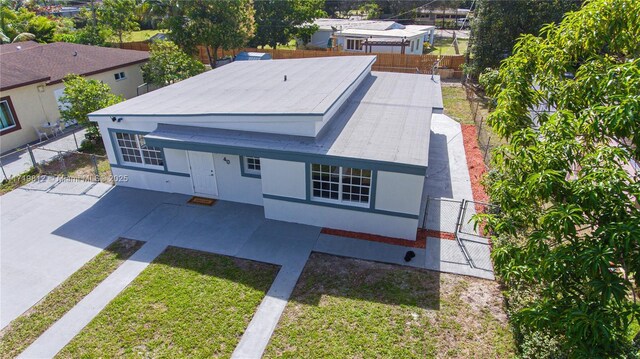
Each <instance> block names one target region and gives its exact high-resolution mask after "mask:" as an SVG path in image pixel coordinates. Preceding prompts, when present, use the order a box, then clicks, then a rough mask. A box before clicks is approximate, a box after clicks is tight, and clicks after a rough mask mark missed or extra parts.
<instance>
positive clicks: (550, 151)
mask: <svg viewBox="0 0 640 359" xmlns="http://www.w3.org/2000/svg"><path fill="white" fill-rule="evenodd" d="M638 14H640V2H638V1H635V0H590V1H586V2H585V5H584V6H583V8H582V9H581V10H579V11H576V12H570V13H568V14H567V15H566V16H565V18H564V19H563V20H562V22H561V23H560V24H559V25H553V24H551V25H548V26H545V27H544V28H543V29H542V31H541V33H540V36H534V35H525V36H523V37H521V38H520V40H519V41H518V43H517V44H516V46H515V47H514V51H513V55H512V56H511V57H509V58H507V59H506V60H505V61H504V62H503V63H502V65H501V67H500V70H499V73H498V75H497V76H498V79H497V84H496V85H495V89H494V92H495V97H496V100H497V105H496V109H495V111H494V112H493V113H492V114H491V115H490V116H489V123H490V124H491V125H492V126H493V128H494V130H495V131H496V132H498V133H499V134H500V135H502V136H503V137H504V138H505V139H506V141H507V144H505V145H503V146H501V147H499V148H497V149H496V150H495V151H494V153H493V159H492V167H493V170H492V171H491V172H490V174H489V176H488V177H487V179H486V185H487V189H488V192H489V195H490V198H491V201H492V202H493V203H494V204H496V205H497V206H498V207H499V211H498V212H497V213H493V214H488V215H484V216H483V217H484V219H486V220H487V224H488V228H489V229H490V230H492V231H493V234H494V250H493V259H494V265H495V271H496V274H497V275H498V276H499V277H500V278H501V279H502V280H503V281H504V283H505V284H506V286H507V288H508V295H507V299H508V302H509V304H510V307H511V311H512V321H513V323H514V324H515V327H516V328H517V329H518V333H519V334H520V335H522V336H523V337H524V340H525V341H526V337H532V336H536V335H538V336H539V335H542V336H544V337H546V338H549V339H552V341H553V342H555V343H556V344H557V348H558V350H559V352H560V353H563V355H566V356H568V357H574V358H605V357H623V356H624V355H630V356H631V354H629V353H632V352H633V349H630V338H633V336H635V335H636V334H637V333H633V332H630V328H631V327H633V326H632V323H633V322H635V323H636V325H637V323H638V319H639V318H640V307H639V305H638V303H637V296H638V294H640V293H639V292H638V286H637V282H636V281H637V279H638V272H639V271H640V241H639V239H640V204H639V202H638V199H639V198H640V183H639V181H638V180H639V176H638V172H637V169H634V168H633V165H632V164H633V163H634V161H635V162H638V161H639V159H640V136H639V134H640V118H639V116H640V90H639V89H640V59H639V55H640V42H639V41H638V40H637V36H638V35H639V34H640V20H639V19H640V17H639V16H638ZM636 328H637V326H636ZM636 331H637V329H636ZM635 350H636V351H637V349H635Z"/></svg>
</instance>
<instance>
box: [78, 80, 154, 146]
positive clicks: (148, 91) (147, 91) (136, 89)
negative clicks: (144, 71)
mask: <svg viewBox="0 0 640 359" xmlns="http://www.w3.org/2000/svg"><path fill="white" fill-rule="evenodd" d="M147 86H148V85H147ZM136 90H137V89H136ZM147 92H149V91H147ZM76 132H77V128H75V129H73V132H72V133H73V142H75V143H76V150H79V149H80V146H78V139H77V138H76Z"/></svg>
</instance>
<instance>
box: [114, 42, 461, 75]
mask: <svg viewBox="0 0 640 359" xmlns="http://www.w3.org/2000/svg"><path fill="white" fill-rule="evenodd" d="M121 47H122V48H123V49H128V50H139V51H149V43H147V42H125V43H123V44H122V46H121ZM241 51H254V52H266V53H269V54H271V57H272V58H273V59H300V58H308V57H327V56H357V55H376V56H377V57H378V59H377V60H376V62H375V63H374V64H373V70H374V71H386V72H404V73H421V74H430V73H431V71H432V69H433V65H434V64H435V63H436V62H437V61H438V60H440V63H439V64H438V68H440V69H449V70H448V71H440V73H441V75H443V77H444V74H445V73H446V74H447V76H451V77H455V78H459V77H461V76H462V65H463V64H464V62H465V57H464V55H442V56H438V55H404V54H389V53H374V54H365V53H354V52H345V51H327V50H267V49H264V50H263V49H254V48H243V49H235V50H218V58H222V57H225V56H235V55H237V54H238V53H239V52H241ZM198 58H199V59H200V61H202V62H203V63H205V64H208V63H209V58H208V57H207V50H206V48H205V47H204V46H198Z"/></svg>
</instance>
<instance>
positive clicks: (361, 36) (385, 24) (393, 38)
mask: <svg viewBox="0 0 640 359" xmlns="http://www.w3.org/2000/svg"><path fill="white" fill-rule="evenodd" d="M313 23H314V24H315V25H317V26H318V30H317V31H316V32H315V33H314V34H313V35H312V36H311V39H310V41H309V44H311V45H313V46H317V47H322V48H331V47H338V48H339V49H341V50H343V51H348V52H374V53H396V54H400V53H403V54H409V55H422V49H423V48H424V43H425V42H429V43H433V41H434V37H435V30H436V28H435V26H430V25H402V24H399V23H397V22H394V21H384V20H352V19H316V20H314V22H313ZM367 40H368V41H369V42H371V43H372V44H371V45H370V46H366V41H367Z"/></svg>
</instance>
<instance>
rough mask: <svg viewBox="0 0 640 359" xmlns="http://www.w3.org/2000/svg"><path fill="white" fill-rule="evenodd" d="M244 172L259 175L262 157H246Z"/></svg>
mask: <svg viewBox="0 0 640 359" xmlns="http://www.w3.org/2000/svg"><path fill="white" fill-rule="evenodd" d="M244 172H245V173H249V174H254V175H259V174H260V158H258V157H245V158H244Z"/></svg>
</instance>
